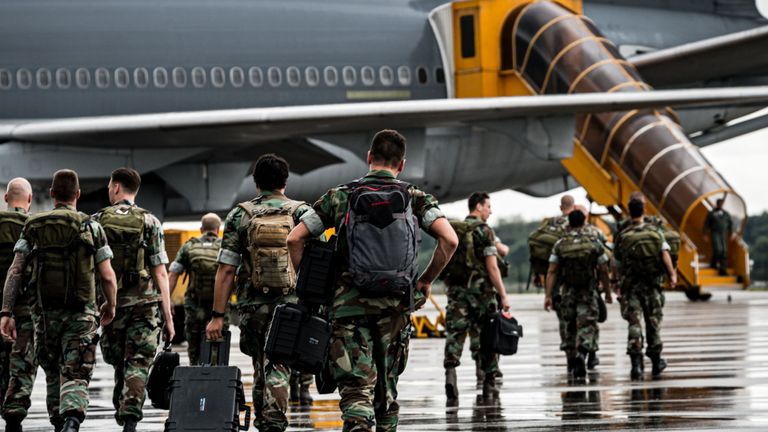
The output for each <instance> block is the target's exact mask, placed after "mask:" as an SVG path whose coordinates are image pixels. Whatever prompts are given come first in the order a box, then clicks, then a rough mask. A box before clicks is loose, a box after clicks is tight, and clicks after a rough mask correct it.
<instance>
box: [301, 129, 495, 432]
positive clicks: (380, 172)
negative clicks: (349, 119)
mask: <svg viewBox="0 0 768 432" xmlns="http://www.w3.org/2000/svg"><path fill="white" fill-rule="evenodd" d="M405 147H406V142H405V138H404V137H403V136H402V135H400V134H399V133H398V132H396V131H393V130H383V131H380V132H378V133H377V134H376V135H375V136H374V138H373V141H372V143H371V147H370V150H369V151H368V156H367V162H368V167H369V172H368V174H366V175H365V177H363V178H362V179H360V180H358V181H357V182H354V183H352V184H351V185H343V186H339V187H336V188H333V189H331V190H329V191H328V192H327V193H326V194H325V195H323V196H322V197H320V199H319V200H318V201H317V202H315V204H314V205H313V206H312V210H311V211H309V212H307V214H306V215H304V216H303V217H302V223H301V224H299V225H297V226H296V228H294V230H293V231H292V232H291V235H290V236H289V238H288V247H289V250H290V252H291V259H292V260H293V263H294V266H298V264H299V262H300V261H301V256H302V251H303V247H304V241H305V240H307V239H309V238H311V237H316V236H319V235H321V234H322V233H323V232H324V231H325V230H326V229H328V228H339V227H342V229H343V230H344V231H346V230H347V229H353V228H349V224H348V223H346V222H348V221H346V218H347V214H348V210H349V211H350V212H351V208H350V206H349V197H350V193H356V191H358V190H360V188H365V187H366V186H365V185H372V186H371V187H377V188H384V187H387V186H390V187H391V188H394V187H397V186H398V185H399V186H404V187H405V186H407V193H408V195H409V196H410V207H411V211H412V213H413V215H414V216H415V217H416V219H417V222H418V226H419V227H421V229H423V230H424V231H426V232H428V233H429V234H430V235H432V236H433V237H435V238H436V239H437V248H436V250H435V253H434V255H433V256H432V258H431V260H430V263H429V266H428V267H427V269H426V270H425V271H424V273H422V274H421V276H418V277H417V279H416V281H415V287H413V286H412V287H411V289H412V290H413V303H414V305H415V307H421V306H422V305H423V303H424V302H426V300H427V297H429V295H430V292H431V286H432V282H433V281H434V280H435V279H436V278H437V276H438V275H439V274H440V272H441V271H442V270H443V267H444V266H445V264H446V263H448V261H449V260H450V258H451V255H452V254H453V251H454V250H455V249H456V246H457V244H458V239H457V238H456V234H455V233H454V231H453V229H451V226H450V224H449V223H448V220H447V219H445V217H444V216H443V213H442V211H441V210H440V208H439V207H438V205H437V201H436V200H435V198H434V197H433V196H432V195H429V194H426V193H424V192H422V191H421V190H419V189H418V188H416V187H414V186H411V185H403V184H402V183H400V182H398V180H396V177H397V176H398V174H400V173H401V172H402V171H403V169H404V168H405ZM354 185H357V186H354ZM339 242H340V243H339V249H340V256H341V257H342V260H341V261H342V262H341V264H340V266H341V267H342V268H341V269H340V271H341V277H340V279H339V285H338V287H337V289H336V292H335V296H334V301H333V305H332V306H331V307H330V318H331V324H332V326H333V335H332V338H331V348H330V353H329V360H330V361H331V363H332V366H333V372H334V376H335V378H336V381H337V384H338V387H339V394H340V395H341V400H340V401H339V407H340V408H341V412H342V415H341V416H342V419H343V420H344V428H343V430H344V431H371V430H373V428H374V425H375V427H376V430H377V431H394V430H396V429H397V423H398V419H399V411H400V408H399V405H398V403H397V382H398V379H399V376H400V374H401V373H402V372H403V371H404V370H405V366H406V363H407V353H408V344H409V339H410V330H411V326H410V313H411V311H412V309H413V308H412V307H411V306H410V303H412V302H411V301H410V296H409V295H407V294H406V296H405V297H408V298H405V299H404V298H403V296H381V297H370V296H364V294H362V292H361V290H360V288H358V287H357V286H356V285H355V281H353V280H352V277H351V273H350V271H349V270H350V267H351V259H352V258H354V259H355V260H358V259H359V257H350V254H349V249H350V245H349V244H348V242H347V238H346V237H345V236H344V235H341V236H340V237H339ZM414 258H415V257H414ZM494 259H495V258H494ZM409 291H411V290H410V289H409Z"/></svg>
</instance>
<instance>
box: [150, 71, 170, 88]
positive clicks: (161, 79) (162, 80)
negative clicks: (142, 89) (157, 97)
mask: <svg viewBox="0 0 768 432" xmlns="http://www.w3.org/2000/svg"><path fill="white" fill-rule="evenodd" d="M152 76H153V77H154V79H155V87H158V88H164V87H165V86H167V85H168V71H166V70H165V68H164V67H156V68H155V70H153V71H152Z"/></svg>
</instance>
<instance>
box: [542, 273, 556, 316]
mask: <svg viewBox="0 0 768 432" xmlns="http://www.w3.org/2000/svg"><path fill="white" fill-rule="evenodd" d="M545 280H546V282H545V288H544V310H546V311H547V312H549V310H550V309H552V292H554V290H555V285H556V284H557V262H550V263H549V268H547V278H546V279H545Z"/></svg>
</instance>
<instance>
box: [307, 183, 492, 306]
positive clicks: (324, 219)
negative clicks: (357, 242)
mask: <svg viewBox="0 0 768 432" xmlns="http://www.w3.org/2000/svg"><path fill="white" fill-rule="evenodd" d="M394 181H395V177H394V176H393V175H392V174H391V173H390V172H389V171H385V170H381V171H370V172H369V173H368V174H366V176H365V177H363V178H362V179H360V182H361V183H373V182H378V183H381V182H394ZM408 191H409V192H410V194H411V208H412V210H413V214H414V215H415V216H416V218H417V219H418V221H419V226H420V227H421V229H423V230H424V231H426V232H429V228H430V226H432V223H433V222H434V221H435V220H437V219H438V218H441V217H445V216H444V215H443V212H442V211H441V210H440V208H439V207H438V205H437V200H436V199H435V198H434V197H433V196H432V195H429V194H427V193H424V192H423V191H421V190H419V189H418V188H416V187H415V186H410V188H409V189H408ZM348 195H349V188H348V186H347V185H342V186H338V187H336V188H333V189H331V190H329V191H328V192H326V193H325V195H323V196H322V197H320V199H318V200H317V202H315V204H314V205H313V206H312V209H311V210H310V211H308V212H307V213H306V214H305V215H304V216H302V218H301V221H302V222H303V223H304V224H305V225H306V227H307V229H308V230H309V232H310V233H311V234H312V236H320V235H321V234H322V233H323V232H324V231H325V230H326V229H329V228H335V229H336V230H337V231H338V230H339V228H340V227H341V225H342V222H343V221H344V218H345V217H346V215H347V206H348ZM491 238H493V237H491ZM338 241H339V243H338V249H339V251H340V255H341V262H342V264H341V267H342V268H341V279H340V281H339V286H338V287H337V289H336V294H335V299H334V302H333V306H332V308H331V318H344V317H354V316H361V315H379V314H381V312H382V311H384V310H386V309H398V308H403V310H404V311H405V310H407V307H408V306H409V305H406V304H404V302H403V300H402V299H397V298H388V297H381V298H364V297H362V296H361V295H360V292H359V291H358V290H357V289H356V288H354V287H352V286H351V284H350V283H349V281H350V276H349V273H348V272H346V269H345V268H344V267H345V266H346V263H347V262H348V261H349V258H348V251H347V244H346V238H345V236H344V235H343V234H342V235H340V236H339V240H338ZM491 244H493V243H491ZM415 300H416V301H418V300H419V298H418V297H416V298H415Z"/></svg>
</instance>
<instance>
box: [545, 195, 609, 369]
mask: <svg viewBox="0 0 768 432" xmlns="http://www.w3.org/2000/svg"><path fill="white" fill-rule="evenodd" d="M585 220H586V216H585V215H584V213H583V212H582V211H581V210H574V211H572V212H571V213H569V214H568V226H569V230H568V233H567V234H566V235H565V236H564V237H563V238H561V239H560V240H558V241H557V243H555V246H554V248H553V249H552V256H551V257H550V259H549V262H550V264H549V269H548V270H547V278H546V283H547V285H546V293H545V296H544V309H545V310H546V311H549V310H550V309H552V297H553V292H554V290H555V289H556V288H559V289H560V291H561V292H560V296H561V300H560V316H561V317H562V318H561V320H562V322H563V326H562V331H561V335H562V343H561V345H560V349H561V350H562V351H564V352H565V354H566V357H567V358H568V366H569V367H568V370H569V371H573V375H574V376H575V377H576V378H583V377H585V376H586V374H587V369H586V365H585V359H586V358H587V357H588V356H589V353H591V352H594V351H595V350H596V348H597V347H596V345H597V341H596V332H595V328H596V327H597V315H598V305H597V297H596V296H595V294H594V293H595V290H597V279H596V276H597V277H599V278H600V280H601V282H602V286H603V287H604V289H605V290H606V291H605V301H606V303H612V302H613V298H612V295H611V291H610V283H609V278H608V256H607V255H606V254H605V251H604V249H603V244H602V243H601V242H600V240H599V239H598V237H597V236H596V235H595V234H594V232H593V231H592V230H591V229H589V228H587V227H586V226H585Z"/></svg>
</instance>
